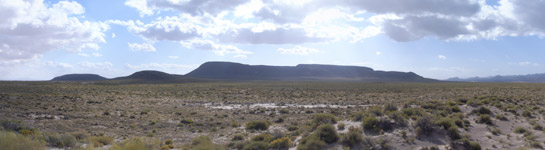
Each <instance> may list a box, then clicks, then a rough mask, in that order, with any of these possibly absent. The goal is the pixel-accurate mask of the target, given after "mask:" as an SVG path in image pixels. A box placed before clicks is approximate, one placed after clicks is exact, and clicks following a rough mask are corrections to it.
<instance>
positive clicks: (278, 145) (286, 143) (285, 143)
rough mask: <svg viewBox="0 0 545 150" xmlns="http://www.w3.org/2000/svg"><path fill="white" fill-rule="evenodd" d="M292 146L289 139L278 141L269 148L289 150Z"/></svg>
mask: <svg viewBox="0 0 545 150" xmlns="http://www.w3.org/2000/svg"><path fill="white" fill-rule="evenodd" d="M290 146H291V140H290V138H289V137H283V138H279V139H276V140H274V141H272V142H271V143H270V144H269V147H270V148H274V149H288V148H289V147H290Z"/></svg>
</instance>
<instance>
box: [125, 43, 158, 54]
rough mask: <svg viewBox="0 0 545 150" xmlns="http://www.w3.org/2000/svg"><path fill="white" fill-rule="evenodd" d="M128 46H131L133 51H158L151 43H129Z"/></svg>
mask: <svg viewBox="0 0 545 150" xmlns="http://www.w3.org/2000/svg"><path fill="white" fill-rule="evenodd" d="M128 45H129V48H130V49H131V50H132V51H146V52H155V51H156V49H155V47H153V45H151V44H149V43H142V44H138V43H128Z"/></svg>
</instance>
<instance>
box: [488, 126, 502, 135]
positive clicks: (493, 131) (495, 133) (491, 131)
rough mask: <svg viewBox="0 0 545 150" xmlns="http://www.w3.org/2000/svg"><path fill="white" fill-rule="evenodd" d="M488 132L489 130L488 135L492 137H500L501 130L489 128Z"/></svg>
mask: <svg viewBox="0 0 545 150" xmlns="http://www.w3.org/2000/svg"><path fill="white" fill-rule="evenodd" d="M488 130H490V133H492V134H494V135H500V134H501V130H500V129H498V128H490V129H488Z"/></svg>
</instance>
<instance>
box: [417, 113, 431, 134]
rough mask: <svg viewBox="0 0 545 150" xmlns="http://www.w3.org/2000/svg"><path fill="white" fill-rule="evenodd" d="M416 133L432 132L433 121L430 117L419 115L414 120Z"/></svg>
mask: <svg viewBox="0 0 545 150" xmlns="http://www.w3.org/2000/svg"><path fill="white" fill-rule="evenodd" d="M415 126H416V135H417V136H428V135H430V134H431V133H432V132H433V123H432V122H431V119H430V117H420V118H418V119H417V120H416V122H415Z"/></svg>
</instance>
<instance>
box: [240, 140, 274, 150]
mask: <svg viewBox="0 0 545 150" xmlns="http://www.w3.org/2000/svg"><path fill="white" fill-rule="evenodd" d="M242 149H243V150H266V149H269V143H267V142H263V141H251V142H248V143H246V144H245V145H244V147H243V148H242Z"/></svg>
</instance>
